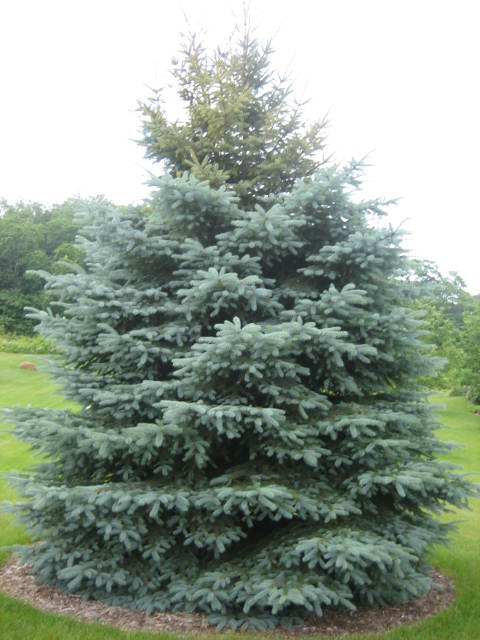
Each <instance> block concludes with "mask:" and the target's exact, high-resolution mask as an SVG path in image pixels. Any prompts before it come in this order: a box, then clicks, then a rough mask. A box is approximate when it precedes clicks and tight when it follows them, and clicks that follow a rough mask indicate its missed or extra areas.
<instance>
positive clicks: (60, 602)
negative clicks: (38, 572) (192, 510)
mask: <svg viewBox="0 0 480 640" xmlns="http://www.w3.org/2000/svg"><path fill="white" fill-rule="evenodd" d="M432 577H433V580H434V583H436V585H437V586H436V587H432V589H430V591H429V592H428V593H427V594H426V595H425V596H423V597H422V598H418V599H417V600H414V601H412V602H409V603H407V604H403V605H398V606H393V607H387V608H385V609H360V610H357V611H352V612H351V611H348V612H346V611H326V612H325V615H323V616H322V617H321V618H312V619H311V620H310V621H309V622H308V626H307V625H304V626H301V627H295V628H294V629H292V630H288V629H282V628H278V629H276V630H275V631H269V632H264V633H262V635H263V636H264V637H265V636H274V637H298V636H302V635H312V634H320V633H323V634H325V635H330V636H334V637H337V638H341V637H345V636H347V635H348V634H350V633H381V632H383V631H387V630H388V629H391V628H392V627H396V626H398V625H402V624H407V623H412V622H416V621H419V620H423V619H424V618H427V617H428V616H431V615H432V614H434V613H437V612H439V611H442V610H443V609H446V608H447V607H448V606H449V605H450V604H451V603H452V601H453V600H454V597H455V594H454V585H453V582H452V580H450V578H447V577H446V576H444V575H442V574H441V573H438V572H436V571H435V572H433V574H432ZM0 590H1V591H3V592H4V593H6V594H8V595H10V596H12V597H14V598H17V599H18V600H22V601H23V602H27V603H28V604H31V605H32V606H34V607H37V608H38V609H42V610H43V611H48V612H50V613H57V614H63V615H67V616H71V617H72V618H75V619H76V620H81V621H83V622H99V623H103V624H110V625H112V626H114V627H116V628H118V629H123V630H141V631H163V632H165V631H169V632H172V633H178V634H180V637H181V638H182V637H185V634H189V635H200V634H206V633H215V627H214V626H212V625H210V624H208V623H207V621H206V618H205V616H203V615H199V614H188V613H155V614H153V615H151V616H146V615H145V614H144V613H142V612H140V611H133V610H130V609H123V608H121V607H112V606H109V605H106V604H103V603H101V602H98V601H96V600H88V601H87V600H84V599H83V598H81V597H80V596H73V595H65V594H63V593H61V592H60V591H58V590H57V589H54V588H53V587H49V586H45V585H40V584H37V583H36V582H35V577H34V576H33V575H32V573H31V572H30V569H29V567H28V566H25V565H21V564H20V563H19V561H18V559H17V558H15V557H13V556H12V558H10V560H9V561H8V563H7V564H6V565H5V566H4V567H2V568H1V569H0ZM231 633H233V632H231Z"/></svg>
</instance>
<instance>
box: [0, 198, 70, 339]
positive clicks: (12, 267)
mask: <svg viewBox="0 0 480 640" xmlns="http://www.w3.org/2000/svg"><path fill="white" fill-rule="evenodd" d="M80 204H81V202H80V201H79V200H76V199H70V200H67V201H66V202H64V203H62V204H59V205H53V206H52V207H46V206H44V205H42V204H38V203H23V202H19V203H17V204H9V203H7V202H6V201H5V200H3V201H1V202H0V331H3V332H8V333H17V334H21V335H31V334H32V333H33V328H34V324H35V322H34V321H33V320H30V319H29V318H27V317H26V316H25V312H24V308H25V307H29V306H33V307H38V308H42V309H43V308H45V306H46V303H47V297H46V295H45V293H44V292H43V281H42V280H41V278H39V277H38V276H36V275H34V274H31V273H28V272H29V271H30V270H36V269H40V270H45V271H49V272H51V273H60V272H62V269H63V267H62V262H64V261H67V262H74V263H79V262H81V261H82V252H81V251H80V249H78V247H76V246H75V244H74V240H75V235H76V233H77V225H76V224H75V222H74V220H73V217H74V213H75V211H76V210H77V209H78V207H79V205H80Z"/></svg>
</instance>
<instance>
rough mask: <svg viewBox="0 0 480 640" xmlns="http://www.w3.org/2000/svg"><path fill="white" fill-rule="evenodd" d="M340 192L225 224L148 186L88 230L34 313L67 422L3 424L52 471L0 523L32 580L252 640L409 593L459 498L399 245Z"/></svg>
mask: <svg viewBox="0 0 480 640" xmlns="http://www.w3.org/2000/svg"><path fill="white" fill-rule="evenodd" d="M357 185H358V168H357V167H356V166H355V165H352V166H349V167H346V168H344V169H340V168H336V167H331V168H329V169H324V170H322V171H320V172H319V173H317V174H316V175H315V177H314V178H313V179H312V180H306V181H300V182H298V183H297V184H296V186H295V187H294V189H293V191H292V193H291V194H289V195H286V196H284V197H283V198H281V199H279V198H277V200H278V201H277V203H276V204H274V205H272V206H271V207H269V208H262V207H260V206H256V207H255V208H254V209H243V208H241V207H240V206H239V202H238V200H237V198H236V197H235V196H234V195H233V193H232V192H231V191H229V190H226V189H224V188H221V189H219V190H214V189H212V188H210V187H209V186H208V184H206V183H203V182H199V181H198V180H197V179H195V178H194V177H193V176H188V175H185V176H183V177H181V178H178V179H174V178H172V177H170V176H165V177H163V178H161V179H159V180H158V181H157V182H156V186H157V191H156V192H155V194H154V196H153V201H152V206H151V212H150V214H149V215H148V216H147V215H145V214H144V213H142V212H141V211H139V210H138V209H134V208H131V209H124V210H119V209H117V208H115V207H113V206H108V205H105V204H104V205H92V206H90V207H88V208H86V209H85V210H84V212H83V214H82V218H81V224H82V226H83V229H82V236H83V239H81V240H80V241H79V242H80V243H79V245H78V246H79V248H80V249H81V250H82V251H84V252H85V254H86V268H85V270H78V271H77V272H75V273H68V274H60V275H55V276H54V275H48V274H45V278H46V280H47V291H48V293H49V295H51V296H52V298H53V299H54V300H56V304H55V306H54V307H53V309H54V311H53V312H48V313H47V312H42V311H39V312H37V313H36V314H35V316H36V318H37V319H38V320H39V322H40V329H41V332H42V334H43V335H44V336H46V337H48V338H49V339H52V340H53V341H55V342H56V344H57V345H58V346H59V347H60V349H62V350H63V352H64V363H63V365H62V366H58V368H57V370H56V373H57V377H58V379H59V380H61V381H62V382H63V384H64V387H65V393H66V394H67V396H68V397H70V398H72V399H74V400H75V401H76V402H77V403H78V404H80V405H81V406H82V407H83V408H82V409H81V410H80V411H79V412H78V413H71V412H69V411H52V410H38V409H17V410H16V411H15V413H14V415H13V416H12V418H13V419H15V420H16V423H17V426H16V434H17V435H18V436H19V437H21V438H23V439H24V440H26V441H28V442H30V443H32V444H33V446H34V447H36V448H38V449H39V450H40V451H41V452H42V453H44V454H46V455H47V458H44V460H48V461H46V462H43V463H41V464H40V465H39V466H38V467H37V468H36V471H35V473H34V475H33V477H32V478H23V479H20V480H19V482H20V485H21V488H22V492H23V496H24V498H25V501H24V502H22V503H20V504H19V505H17V507H16V510H17V512H19V513H20V514H21V516H22V518H23V521H24V522H25V523H26V524H27V525H28V526H29V528H30V529H31V531H33V533H34V534H36V536H37V538H38V539H39V540H40V541H41V542H40V543H39V544H37V545H35V546H33V547H31V548H29V549H28V550H26V551H25V553H24V557H25V559H27V560H29V561H30V562H32V563H33V566H34V570H35V571H36V572H37V574H38V576H39V578H40V579H41V580H42V581H44V582H46V583H52V584H55V585H58V586H60V587H61V588H62V589H65V590H66V591H69V592H76V593H81V594H83V595H85V596H93V597H96V598H100V599H102V600H105V601H107V602H111V603H114V604H120V605H125V606H131V607H137V608H140V609H145V610H146V611H149V612H150V611H153V610H172V609H173V610H187V611H204V612H207V613H208V615H209V619H210V620H212V621H214V622H216V623H218V624H219V625H220V626H222V625H225V624H226V625H229V626H231V627H237V626H239V625H244V626H245V627H248V628H264V627H266V626H271V625H275V624H277V623H279V622H287V623H288V622H296V621H300V620H302V619H304V618H305V617H307V616H309V615H310V614H311V613H318V614H320V613H321V612H322V610H323V608H324V607H329V606H333V607H349V608H352V607H355V606H357V605H358V604H376V605H384V604H388V603H395V602H403V601H405V600H408V599H410V598H412V597H415V596H417V595H420V594H422V593H423V592H424V591H425V590H426V589H427V588H428V586H429V584H430V578H429V576H428V563H427V561H426V558H427V554H428V551H429V549H431V546H432V545H433V544H436V543H439V542H443V541H445V538H446V535H447V531H448V528H449V527H448V526H447V525H446V524H443V523H441V522H439V521H437V520H436V519H435V518H434V514H436V513H441V512H442V511H443V510H444V509H445V508H446V507H447V506H448V505H456V506H461V505H462V504H464V501H465V497H466V495H467V493H468V485H467V484H466V482H465V481H464V480H463V479H462V478H461V476H459V475H457V474H456V473H453V472H451V471H450V470H449V468H448V466H447V465H446V464H445V463H443V462H440V461H439V460H438V458H437V456H438V454H441V453H443V452H444V451H445V450H446V448H447V445H445V444H442V443H440V442H439V441H438V440H436V439H435V438H434V436H433V429H434V428H435V421H434V420H433V418H432V416H431V414H430V411H429V409H428V406H427V405H426V404H425V402H424V396H423V394H422V392H421V389H420V388H418V386H417V385H416V382H415V379H416V376H418V375H425V374H427V373H428V371H429V362H428V359H427V358H425V356H424V355H423V352H424V350H425V347H424V341H423V337H422V324H421V322H420V321H419V320H418V318H417V317H416V315H415V313H414V312H413V311H411V310H409V309H408V308H406V307H404V306H402V304H401V301H402V297H403V295H404V293H403V285H402V284H401V283H400V282H399V280H398V279H397V277H396V276H397V275H398V273H399V272H401V271H403V269H404V258H403V254H402V251H401V248H400V247H399V244H398V242H399V238H398V237H397V234H395V233H393V232H392V231H391V230H390V229H382V228H379V227H378V225H376V226H372V225H370V223H369V221H370V219H371V218H377V217H378V216H381V215H382V213H383V208H382V205H381V203H379V202H376V201H369V202H360V203H358V202H357V203H356V202H355V199H353V198H352V195H351V193H352V191H354V190H355V188H356V187H357ZM55 309H57V310H59V311H61V313H57V312H55Z"/></svg>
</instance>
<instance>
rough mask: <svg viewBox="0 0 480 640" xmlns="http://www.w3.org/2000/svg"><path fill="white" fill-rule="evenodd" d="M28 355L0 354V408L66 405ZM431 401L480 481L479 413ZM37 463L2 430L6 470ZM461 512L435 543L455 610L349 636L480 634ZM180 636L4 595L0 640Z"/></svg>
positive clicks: (458, 403) (2, 518) (353, 639)
mask: <svg viewBox="0 0 480 640" xmlns="http://www.w3.org/2000/svg"><path fill="white" fill-rule="evenodd" d="M42 358H43V357H42V356H35V357H33V356H32V357H29V358H28V359H29V360H31V361H33V362H36V363H38V364H41V362H42ZM23 359H25V356H22V355H21V354H20V355H19V354H7V353H0V407H7V406H12V405H15V404H27V403H29V404H32V405H36V406H42V407H43V406H45V407H46V406H48V407H52V408H61V407H64V406H67V405H66V403H65V401H64V400H63V399H62V398H61V397H60V395H59V394H58V391H57V390H56V388H55V387H54V386H53V385H52V384H51V382H50V381H49V380H48V376H47V375H46V374H45V373H42V372H41V371H37V372H34V371H24V370H21V369H19V368H18V365H19V363H20V362H21V361H22V360H23ZM432 402H434V403H442V404H444V405H445V408H444V409H443V410H441V411H440V413H439V416H440V419H441V421H442V423H443V425H444V426H443V428H442V429H441V430H439V432H438V435H439V437H441V438H444V439H446V440H455V441H456V442H458V443H459V444H462V445H464V447H463V448H462V449H457V450H455V451H453V452H452V454H451V455H450V456H449V458H450V459H451V460H452V461H454V462H457V463H459V464H461V465H462V466H463V467H464V468H465V470H467V471H471V472H476V475H475V476H474V479H475V480H477V481H480V473H478V472H480V416H476V415H475V414H474V413H473V407H472V405H471V404H469V403H468V402H467V401H466V400H464V399H463V398H449V397H447V396H444V395H438V396H434V397H432ZM2 426H4V425H2ZM32 461H33V460H32V456H31V454H30V452H29V451H28V448H27V447H26V446H25V445H23V444H22V443H20V442H18V441H17V440H16V439H15V438H13V437H12V436H11V435H10V434H8V433H0V470H10V469H24V468H26V467H28V466H29V465H31V464H32ZM12 497H14V494H13V492H12V490H11V489H10V488H8V487H7V485H6V483H5V482H4V481H3V480H1V481H0V501H1V500H2V499H10V498H12ZM459 517H460V518H461V522H460V526H459V530H458V533H457V534H455V535H454V536H453V537H452V542H451V544H450V546H449V547H448V548H440V549H436V550H435V551H434V554H433V563H434V564H435V566H436V567H438V568H439V570H440V571H442V572H443V573H445V574H447V575H449V576H452V577H453V578H454V580H455V584H456V592H457V598H456V600H455V602H454V604H453V605H452V606H451V607H450V609H448V610H447V611H444V612H442V613H440V614H439V615H437V616H434V617H433V618H430V619H429V620H426V621H425V622H422V623H418V624H415V625H409V626H405V627H402V628H399V629H397V630H395V631H392V632H390V633H385V634H382V635H372V634H368V635H355V636H350V637H349V638H350V640H367V639H368V640H480V501H478V500H476V501H474V502H472V511H469V512H467V511H465V512H461V514H460V516H459ZM25 540H26V536H25V534H24V532H23V530H22V528H21V527H20V526H18V525H16V524H15V523H14V522H13V521H12V520H11V518H10V517H9V516H7V515H6V514H1V515H0V546H2V545H6V544H11V543H20V542H24V541H25ZM4 559H5V554H3V555H1V556H0V562H1V561H4ZM174 637H175V636H172V635H169V634H164V633H162V634H153V633H147V632H144V633H141V632H135V633H134V632H122V631H117V630H115V629H112V628H111V627H107V626H102V625H97V624H85V623H80V622H75V621H73V620H70V619H69V618H65V617H63V616H54V615H50V614H44V613H42V612H40V611H38V610H36V609H34V608H32V607H30V606H28V605H25V604H22V603H20V602H18V601H16V600H14V599H12V598H8V597H6V596H3V595H2V594H0V640H25V639H27V638H28V640H117V639H118V640H120V639H122V640H127V639H131V640H144V639H145V640H146V639H150V640H153V638H155V639H158V640H160V639H167V638H174ZM214 637H216V638H218V637H219V636H214ZM224 637H225V638H226V637H227V636H224ZM230 637H232V636H230ZM253 637H256V638H257V640H258V638H259V636H258V635H257V636H249V635H246V634H244V635H241V636H240V635H236V636H235V638H253ZM310 637H312V636H310ZM320 637H322V636H316V638H320ZM176 638H177V639H178V638H180V636H176ZM182 638H187V636H182Z"/></svg>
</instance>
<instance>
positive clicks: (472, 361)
mask: <svg viewBox="0 0 480 640" xmlns="http://www.w3.org/2000/svg"><path fill="white" fill-rule="evenodd" d="M463 321H464V332H463V336H462V338H463V339H462V344H463V354H464V355H463V367H462V378H461V382H462V383H463V385H464V387H465V389H466V393H467V397H468V399H469V400H471V401H472V402H474V403H475V404H480V298H479V297H478V296H477V297H476V298H475V302H474V304H473V305H472V307H471V308H470V309H469V310H468V311H466V312H465V313H464V317H463Z"/></svg>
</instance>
